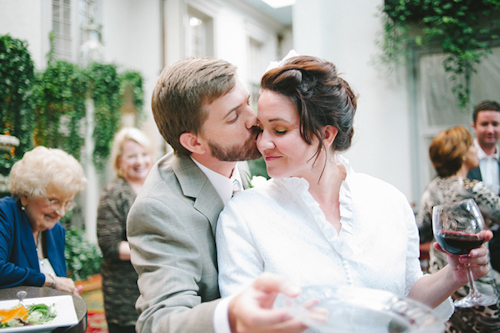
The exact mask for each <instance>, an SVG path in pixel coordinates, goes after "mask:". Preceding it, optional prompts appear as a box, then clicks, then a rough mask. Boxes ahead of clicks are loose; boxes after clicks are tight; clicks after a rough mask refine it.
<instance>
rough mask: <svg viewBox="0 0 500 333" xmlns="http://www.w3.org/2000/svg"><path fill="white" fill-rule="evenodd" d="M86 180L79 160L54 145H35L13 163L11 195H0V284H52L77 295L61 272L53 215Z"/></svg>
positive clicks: (60, 236)
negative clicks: (2, 196) (53, 146)
mask: <svg viewBox="0 0 500 333" xmlns="http://www.w3.org/2000/svg"><path fill="white" fill-rule="evenodd" d="M86 186H87V179H86V178H85V177H84V174H83V169H82V167H81V165H80V164H79V163H78V161H77V160H76V159H75V158H74V157H72V156H70V155H68V154H67V153H65V152H64V151H62V150H60V149H50V148H49V149H48V148H45V147H36V148H35V149H33V150H32V151H30V152H27V153H26V154H25V155H24V157H23V158H22V159H21V160H20V161H18V162H17V163H15V164H14V166H13V167H12V170H11V172H10V192H11V193H12V196H11V197H5V198H2V199H1V200H0V288H8V287H13V286H37V287H52V288H55V289H58V290H62V291H66V292H69V293H74V294H76V295H78V290H77V289H76V287H75V283H74V282H73V280H71V279H69V278H66V262H65V259H64V245H65V238H64V234H65V230H64V228H63V226H62V225H61V224H60V223H59V219H61V218H62V217H63V216H64V215H65V214H66V212H68V211H70V210H72V209H73V208H74V207H75V202H74V201H73V198H74V197H75V195H76V194H77V193H78V192H80V191H82V190H83V189H85V187H86Z"/></svg>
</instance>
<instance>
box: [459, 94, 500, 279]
mask: <svg viewBox="0 0 500 333" xmlns="http://www.w3.org/2000/svg"><path fill="white" fill-rule="evenodd" d="M471 126H472V128H473V129H474V131H475V133H476V138H475V139H474V144H475V145H476V146H477V148H478V150H477V157H478V159H479V167H478V168H475V169H472V170H470V171H469V174H468V175H467V178H469V179H477V180H480V181H482V182H483V183H484V184H485V185H486V186H487V187H488V188H489V189H491V190H492V191H493V192H494V193H495V194H497V195H498V194H499V193H500V164H499V150H498V145H497V143H498V139H499V138H500V105H499V104H498V103H497V102H495V101H483V102H481V103H479V104H478V105H477V106H476V107H475V108H474V112H473V113H472V123H471ZM492 231H493V235H494V236H493V239H492V240H490V242H489V249H490V257H491V265H492V266H493V268H494V269H495V270H496V271H499V272H500V230H499V228H498V225H494V226H493V227H492Z"/></svg>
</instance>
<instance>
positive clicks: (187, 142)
mask: <svg viewBox="0 0 500 333" xmlns="http://www.w3.org/2000/svg"><path fill="white" fill-rule="evenodd" d="M179 141H180V142H181V145H182V146H183V147H184V148H186V149H187V150H189V151H190V152H191V153H194V154H203V153H205V148H204V147H203V145H202V144H201V142H200V140H199V138H198V136H197V135H196V134H193V133H191V132H185V133H182V134H181V136H180V137H179Z"/></svg>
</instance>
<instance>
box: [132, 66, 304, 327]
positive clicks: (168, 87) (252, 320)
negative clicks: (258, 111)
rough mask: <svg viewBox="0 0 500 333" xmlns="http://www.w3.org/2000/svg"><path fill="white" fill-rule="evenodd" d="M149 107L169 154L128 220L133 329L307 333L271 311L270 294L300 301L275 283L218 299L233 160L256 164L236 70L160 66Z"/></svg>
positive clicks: (252, 125) (265, 278)
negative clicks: (135, 290) (134, 287)
mask: <svg viewBox="0 0 500 333" xmlns="http://www.w3.org/2000/svg"><path fill="white" fill-rule="evenodd" d="M152 108H153V114H154V118H155V121H156V124H157V126H158V129H159V131H160V133H161V134H162V136H163V137H164V139H165V140H166V141H167V142H168V143H169V144H170V146H171V147H172V148H173V149H174V153H170V154H167V155H166V156H164V157H163V158H162V159H160V160H159V161H158V162H157V163H156V164H155V166H154V167H153V168H152V170H151V172H150V174H149V176H148V178H147V180H146V182H145V184H144V186H143V189H142V191H141V193H140V194H139V195H138V196H137V199H136V200H135V203H134V204H133V206H132V208H131V210H130V213H129V216H128V220H127V236H128V241H129V243H130V247H131V250H132V256H131V260H132V263H133V265H134V267H135V269H136V270H137V272H138V274H139V279H138V285H139V289H140V291H141V296H140V297H139V299H138V300H137V303H136V308H137V310H138V311H139V313H140V316H139V319H138V321H137V324H136V330H137V332H190V333H195V332H200V333H202V332H203V333H205V332H216V333H226V332H254V331H265V332H301V331H303V330H304V329H305V328H306V327H305V326H303V325H302V324H300V323H299V322H297V321H295V320H291V319H289V318H288V316H287V315H286V313H285V312H284V311H282V310H277V309H272V304H273V301H274V299H275V297H276V293H278V292H284V293H286V294H288V295H291V296H295V295H297V294H298V290H297V288H295V287H293V286H291V285H289V284H288V283H287V282H286V281H285V280H284V279H283V278H281V277H279V276H276V275H271V274H264V275H261V276H259V277H258V278H257V279H256V281H255V282H254V283H253V285H252V286H250V287H249V288H248V289H247V290H246V291H245V292H243V293H241V294H239V295H236V296H235V297H233V298H226V299H222V300H221V299H220V298H219V297H220V295H219V288H218V284H217V258H216V247H215V237H214V236H215V229H216V223H217V219H218V216H219V213H220V212H221V210H222V209H223V208H224V205H225V204H226V202H227V201H229V199H230V198H231V196H232V195H233V184H234V183H237V184H238V182H239V186H240V187H241V184H242V177H241V174H240V172H239V170H238V168H237V167H236V161H243V160H249V159H255V158H258V157H260V154H259V152H258V150H257V148H256V136H257V134H258V130H257V128H256V125H257V121H256V117H255V114H254V112H253V111H252V109H251V108H250V106H249V94H248V92H247V90H246V89H245V88H244V87H243V85H242V84H241V82H240V81H239V80H238V78H237V77H236V67H235V66H233V65H231V64H230V63H228V62H226V61H223V60H219V59H209V58H191V59H187V60H182V61H179V62H177V63H175V64H174V65H172V66H169V67H166V68H165V69H164V70H163V72H162V73H161V75H160V77H159V78H158V81H157V83H156V86H155V89H154V92H153V98H152ZM236 187H238V186H236Z"/></svg>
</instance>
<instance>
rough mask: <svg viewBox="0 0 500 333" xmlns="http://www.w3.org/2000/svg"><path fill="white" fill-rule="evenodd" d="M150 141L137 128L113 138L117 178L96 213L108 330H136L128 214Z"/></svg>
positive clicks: (148, 157)
mask: <svg viewBox="0 0 500 333" xmlns="http://www.w3.org/2000/svg"><path fill="white" fill-rule="evenodd" d="M151 156H152V151H151V144H150V141H149V139H148V138H147V136H146V135H145V134H144V133H143V132H141V131H140V130H138V129H137V128H124V129H122V130H120V131H119V132H118V133H117V134H116V136H115V139H114V142H113V149H112V161H113V166H114V168H115V170H116V176H117V178H116V179H115V180H114V181H112V182H111V183H110V184H108V185H107V186H106V187H105V188H104V190H103V193H102V196H101V201H100V203H99V210H98V216H97V237H98V240H99V246H100V247H101V250H102V253H103V256H104V262H103V264H102V266H101V274H102V278H103V296H104V306H105V311H106V320H107V322H108V330H109V332H110V333H113V332H120V333H122V332H123V333H125V332H135V322H136V321H137V317H138V314H137V311H136V310H135V302H136V300H137V298H138V297H139V295H140V293H139V289H138V287H137V273H136V272H135V270H134V267H133V266H132V264H131V262H130V248H129V245H128V242H127V234H126V222H127V214H128V211H129V210H130V207H131V206H132V203H133V202H134V200H135V197H136V196H137V194H138V193H139V191H140V190H141V188H142V185H143V183H144V180H146V176H147V175H148V173H149V170H150V169H151V167H152V158H151Z"/></svg>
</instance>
